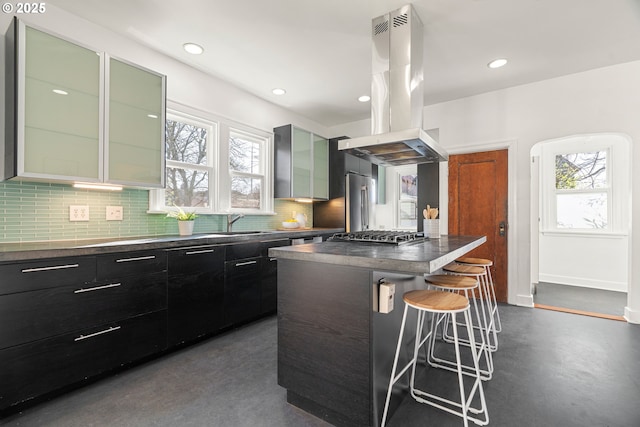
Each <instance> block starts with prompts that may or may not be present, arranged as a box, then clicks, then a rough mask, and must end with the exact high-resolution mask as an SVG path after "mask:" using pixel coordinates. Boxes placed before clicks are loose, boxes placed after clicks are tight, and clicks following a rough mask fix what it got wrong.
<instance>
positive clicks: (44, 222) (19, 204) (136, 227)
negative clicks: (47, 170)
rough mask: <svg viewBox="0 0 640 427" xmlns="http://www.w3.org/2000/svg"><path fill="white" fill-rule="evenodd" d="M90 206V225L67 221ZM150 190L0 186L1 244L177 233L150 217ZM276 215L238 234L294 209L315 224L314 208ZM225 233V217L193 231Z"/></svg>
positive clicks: (283, 205)
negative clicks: (113, 216)
mask: <svg viewBox="0 0 640 427" xmlns="http://www.w3.org/2000/svg"><path fill="white" fill-rule="evenodd" d="M71 205H81V206H89V221H73V222H72V221H69V206H71ZM107 206H122V207H123V212H124V215H123V220H122V221H107V220H106V209H107ZM148 209H149V191H148V190H138V189H124V190H122V191H117V192H111V191H95V190H81V189H77V188H73V187H71V186H70V185H65V184H52V183H40V182H37V183H36V182H23V181H5V182H0V243H13V242H30V241H47V240H75V239H95V238H109V237H134V236H165V235H177V234H178V224H177V221H176V220H174V219H172V218H167V217H166V216H165V215H163V214H148V213H147V210H148ZM275 211H276V215H247V216H246V217H244V218H242V219H240V220H238V221H237V222H236V223H235V224H234V225H233V229H234V231H248V230H273V229H276V228H279V227H280V226H281V223H282V221H284V220H285V219H287V218H289V217H290V216H291V214H292V212H293V211H296V212H302V213H305V214H306V215H307V218H308V220H309V223H310V224H312V223H313V218H312V216H313V210H312V207H311V205H310V204H302V203H296V202H293V201H288V200H276V201H275ZM224 230H226V216H225V215H201V216H199V217H198V218H197V219H196V223H195V226H194V233H209V232H215V231H224Z"/></svg>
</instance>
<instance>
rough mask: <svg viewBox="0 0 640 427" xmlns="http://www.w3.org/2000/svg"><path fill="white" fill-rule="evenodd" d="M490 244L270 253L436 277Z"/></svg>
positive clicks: (468, 239)
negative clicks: (428, 274) (465, 256)
mask: <svg viewBox="0 0 640 427" xmlns="http://www.w3.org/2000/svg"><path fill="white" fill-rule="evenodd" d="M486 241H487V238H486V237H485V236H482V237H478V236H446V235H443V236H441V237H440V238H439V239H425V240H424V241H420V242H416V243H414V242H411V243H406V244H403V245H392V244H388V243H368V242H367V243H365V242H332V241H328V242H322V243H317V244H307V245H297V246H283V247H278V248H272V249H269V256H272V257H277V258H281V259H289V260H296V261H312V262H319V263H326V264H333V265H342V266H351V267H362V268H369V269H372V270H378V271H393V272H399V273H415V274H420V275H422V274H424V273H434V272H435V271H437V270H439V269H441V268H442V267H444V266H445V265H447V264H449V263H451V262H453V261H454V260H455V259H456V258H459V257H461V256H462V255H464V254H466V253H468V252H469V251H471V250H472V249H475V248H477V247H478V246H480V245H481V244H483V243H484V242H486Z"/></svg>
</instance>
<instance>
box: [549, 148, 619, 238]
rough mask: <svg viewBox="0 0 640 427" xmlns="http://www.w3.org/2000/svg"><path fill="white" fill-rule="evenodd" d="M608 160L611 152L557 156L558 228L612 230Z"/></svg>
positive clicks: (602, 151)
mask: <svg viewBox="0 0 640 427" xmlns="http://www.w3.org/2000/svg"><path fill="white" fill-rule="evenodd" d="M607 157H608V156H607V150H601V151H593V152H578V153H566V154H557V155H556V158H555V176H556V186H555V192H556V227H557V228H573V229H606V228H608V227H607V225H608V217H609V214H608V205H609V204H608V200H609V198H610V196H609V192H610V186H609V181H610V180H609V179H608V178H607V169H608V168H607Z"/></svg>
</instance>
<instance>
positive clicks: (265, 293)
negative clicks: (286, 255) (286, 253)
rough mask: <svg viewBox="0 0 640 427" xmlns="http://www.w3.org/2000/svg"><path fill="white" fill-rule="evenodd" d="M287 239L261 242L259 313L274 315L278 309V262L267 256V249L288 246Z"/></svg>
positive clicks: (289, 242)
mask: <svg viewBox="0 0 640 427" xmlns="http://www.w3.org/2000/svg"><path fill="white" fill-rule="evenodd" d="M290 244H291V241H290V240H289V239H278V240H269V241H265V242H262V259H261V265H260V313H261V314H269V313H274V312H275V311H276V310H277V308H278V262H277V260H276V258H272V257H270V256H269V248H275V247H278V246H289V245H290Z"/></svg>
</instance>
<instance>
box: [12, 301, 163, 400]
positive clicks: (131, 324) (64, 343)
mask: <svg viewBox="0 0 640 427" xmlns="http://www.w3.org/2000/svg"><path fill="white" fill-rule="evenodd" d="M165 336H166V311H158V312H155V313H150V314H147V315H144V316H138V317H134V318H131V319H128V320H125V321H122V322H117V323H109V324H106V325H102V326H99V327H94V328H90V329H86V330H81V331H79V332H76V333H73V334H66V335H60V336H57V337H54V338H49V339H46V340H41V341H36V342H33V343H29V344H25V345H21V346H16V347H12V348H9V349H5V350H0V384H2V387H0V409H6V408H7V407H9V406H10V405H15V404H17V403H20V402H23V401H25V400H28V399H31V398H34V397H36V396H39V395H43V394H45V393H47V392H50V391H53V390H56V389H58V388H61V387H63V386H66V385H69V384H73V383H75V382H78V381H81V380H83V379H85V378H89V377H92V376H94V375H97V374H99V373H102V372H106V371H109V370H111V369H114V368H117V367H119V366H121V365H123V364H125V363H129V362H133V361H136V360H138V359H141V358H143V357H145V356H149V355H151V354H153V353H157V352H160V351H162V350H163V349H164V348H165V347H166V343H165Z"/></svg>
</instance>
